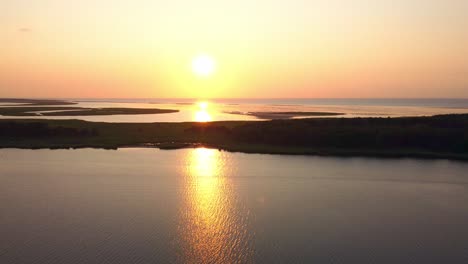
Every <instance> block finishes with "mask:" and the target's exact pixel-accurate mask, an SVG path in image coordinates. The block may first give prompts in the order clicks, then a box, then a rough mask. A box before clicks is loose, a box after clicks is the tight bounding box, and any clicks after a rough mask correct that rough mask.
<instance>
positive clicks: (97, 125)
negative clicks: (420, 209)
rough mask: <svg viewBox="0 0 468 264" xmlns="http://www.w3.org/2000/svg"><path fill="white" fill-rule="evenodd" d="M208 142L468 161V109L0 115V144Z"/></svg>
mask: <svg viewBox="0 0 468 264" xmlns="http://www.w3.org/2000/svg"><path fill="white" fill-rule="evenodd" d="M126 147H136V148H138V147H149V148H159V149H163V150H170V149H181V148H194V147H195V148H196V147H207V148H216V149H220V150H224V151H229V152H242V153H258V154H278V155H314V156H339V157H357V156H361V157H377V158H387V157H388V158H405V157H409V158H422V159H451V160H468V115H463V114H462V115H443V116H432V117H411V118H408V117H401V118H312V119H290V120H271V121H217V122H207V123H197V122H182V123H162V122H161V123H103V122H87V121H81V120H47V119H46V120H35V119H5V120H0V148H20V149H73V148H100V149H118V148H126Z"/></svg>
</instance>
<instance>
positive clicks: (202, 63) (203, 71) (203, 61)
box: [192, 54, 216, 77]
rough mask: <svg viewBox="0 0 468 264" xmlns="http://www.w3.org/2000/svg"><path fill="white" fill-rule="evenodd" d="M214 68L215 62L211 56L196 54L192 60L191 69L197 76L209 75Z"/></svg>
mask: <svg viewBox="0 0 468 264" xmlns="http://www.w3.org/2000/svg"><path fill="white" fill-rule="evenodd" d="M215 70H216V62H215V60H214V59H213V57H211V56H209V55H206V54H202V55H198V56H197V57H195V58H194V59H193V60H192V71H193V72H194V73H195V74H196V75H198V76H202V77H207V76H210V75H212V74H213V72H214V71H215Z"/></svg>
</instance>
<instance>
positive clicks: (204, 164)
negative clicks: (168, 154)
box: [179, 148, 252, 263]
mask: <svg viewBox="0 0 468 264" xmlns="http://www.w3.org/2000/svg"><path fill="white" fill-rule="evenodd" d="M186 162H187V163H186V164H187V167H186V175H185V180H184V185H185V186H184V197H183V200H184V206H183V207H182V211H181V219H180V220H181V221H180V224H179V235H180V237H181V241H180V247H181V254H180V258H181V260H180V261H181V262H183V263H246V262H250V259H251V256H252V250H251V248H252V247H251V242H252V240H251V239H249V237H250V234H249V233H248V230H247V222H248V216H249V214H248V212H246V211H245V210H241V209H242V208H240V207H238V206H237V203H236V199H235V196H234V193H233V186H232V182H231V181H230V179H229V178H228V177H226V173H227V171H226V168H227V167H228V164H226V161H225V158H224V156H223V154H222V153H221V152H220V151H218V150H215V149H206V148H197V149H193V150H190V152H189V154H188V155H187V157H186Z"/></svg>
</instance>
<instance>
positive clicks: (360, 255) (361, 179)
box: [0, 148, 468, 263]
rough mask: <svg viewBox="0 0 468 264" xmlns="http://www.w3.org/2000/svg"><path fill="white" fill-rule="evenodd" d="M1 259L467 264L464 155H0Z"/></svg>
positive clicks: (123, 152)
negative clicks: (427, 157)
mask: <svg viewBox="0 0 468 264" xmlns="http://www.w3.org/2000/svg"><path fill="white" fill-rule="evenodd" d="M0 157H1V159H0V167H1V174H0V200H1V201H2V203H1V211H2V214H1V215H2V217H0V233H1V234H2V239H1V240H0V262H1V263H171V262H172V263H174V262H175V263H200V262H203V261H206V262H209V261H211V262H218V263H219V262H225V263H226V262H230V263H234V262H237V263H253V262H256V263H286V262H289V263H292V262H293V263H297V262H302V263H311V262H318V263H464V261H465V260H466V259H467V257H468V251H467V248H466V245H467V244H468V228H466V227H465V226H466V222H467V220H468V209H467V207H466V204H467V203H468V189H467V188H466V186H467V184H468V179H467V178H466V172H467V171H468V164H466V163H464V162H456V161H446V160H417V159H372V158H325V157H307V156H281V155H257V154H240V153H228V152H220V151H218V150H213V149H204V148H199V149H184V150H175V151H163V150H157V149H137V148H135V149H131V148H129V149H120V150H117V151H115V150H92V149H81V150H17V149H3V150H0Z"/></svg>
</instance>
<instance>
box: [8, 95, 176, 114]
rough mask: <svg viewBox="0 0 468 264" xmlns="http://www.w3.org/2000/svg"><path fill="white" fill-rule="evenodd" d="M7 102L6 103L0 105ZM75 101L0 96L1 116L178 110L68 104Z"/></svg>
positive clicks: (165, 112)
mask: <svg viewBox="0 0 468 264" xmlns="http://www.w3.org/2000/svg"><path fill="white" fill-rule="evenodd" d="M5 103H7V104H8V105H2V104H5ZM74 104H76V103H75V102H69V101H62V100H48V99H41V100H40V99H7V98H0V115H2V116H96V115H144V114H168V113H176V112H179V110H173V109H158V108H123V107H120V108H117V107H107V108H90V107H77V106H69V105H74Z"/></svg>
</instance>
